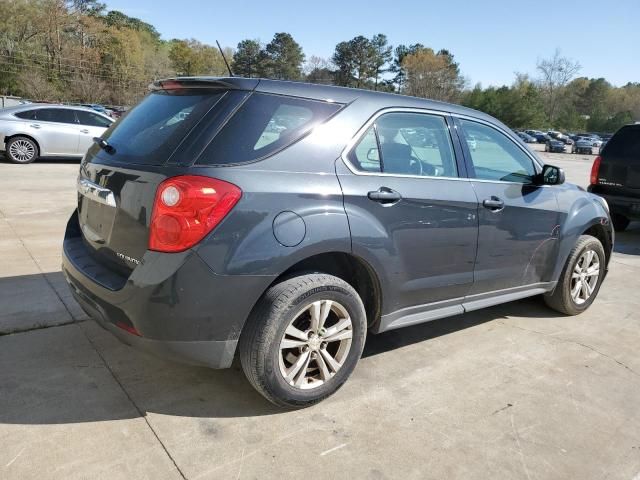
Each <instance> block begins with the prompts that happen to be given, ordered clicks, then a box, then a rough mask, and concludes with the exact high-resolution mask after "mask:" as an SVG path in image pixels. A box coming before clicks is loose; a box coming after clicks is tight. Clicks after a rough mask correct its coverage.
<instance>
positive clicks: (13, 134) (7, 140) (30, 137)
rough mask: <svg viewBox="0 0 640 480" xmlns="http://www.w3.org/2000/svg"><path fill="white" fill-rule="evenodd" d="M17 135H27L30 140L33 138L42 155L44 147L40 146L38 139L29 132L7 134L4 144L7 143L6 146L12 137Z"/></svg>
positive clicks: (39, 153)
mask: <svg viewBox="0 0 640 480" xmlns="http://www.w3.org/2000/svg"><path fill="white" fill-rule="evenodd" d="M16 137H25V138H28V139H29V140H31V141H32V142H33V143H35V144H36V147H38V155H42V147H41V146H40V142H38V140H36V139H35V138H34V137H33V136H31V135H29V134H27V133H12V134H11V135H7V136H6V137H4V144H5V148H6V145H7V143H9V141H11V140H12V139H14V138H16Z"/></svg>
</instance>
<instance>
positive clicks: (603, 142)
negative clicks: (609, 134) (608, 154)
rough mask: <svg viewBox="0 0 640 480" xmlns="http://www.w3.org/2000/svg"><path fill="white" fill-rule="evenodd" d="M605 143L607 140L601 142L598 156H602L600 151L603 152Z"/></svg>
mask: <svg viewBox="0 0 640 480" xmlns="http://www.w3.org/2000/svg"><path fill="white" fill-rule="evenodd" d="M607 142H609V140H603V141H602V145H600V148H599V149H598V155H602V151H603V150H604V147H605V146H606V145H607Z"/></svg>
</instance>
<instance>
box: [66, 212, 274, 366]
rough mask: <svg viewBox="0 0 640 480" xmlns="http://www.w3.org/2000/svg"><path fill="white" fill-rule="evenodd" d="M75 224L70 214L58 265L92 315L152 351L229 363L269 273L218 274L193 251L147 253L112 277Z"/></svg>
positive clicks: (136, 345) (133, 343)
mask: <svg viewBox="0 0 640 480" xmlns="http://www.w3.org/2000/svg"><path fill="white" fill-rule="evenodd" d="M76 227H77V217H76V214H75V213H74V215H73V216H72V218H71V219H70V221H69V225H68V226H67V232H66V234H65V239H64V243H63V252H62V271H63V273H64V276H65V278H66V280H67V283H68V284H69V287H70V289H71V292H72V294H73V296H74V298H75V299H76V301H77V302H78V303H79V304H80V306H81V307H82V308H83V310H84V311H85V312H86V313H87V314H88V315H89V316H90V317H91V318H93V319H94V320H96V321H97V322H98V323H99V324H100V325H102V326H103V327H104V328H106V329H107V330H108V331H110V332H111V333H113V334H114V335H115V336H116V337H117V338H118V339H120V340H121V341H122V342H124V343H126V344H127V345H130V346H132V347H134V348H137V349H139V350H143V351H146V352H149V353H152V354H154V355H156V356H160V357H163V358H167V359H171V360H175V361H179V362H182V363H188V364H192V365H203V366H207V367H211V368H227V367H229V366H230V365H231V362H232V361H233V357H234V354H235V350H236V346H237V343H238V338H239V336H240V332H241V331H242V327H243V326H244V322H245V320H246V318H247V317H248V315H249V313H250V311H251V309H252V308H253V305H254V304H255V302H256V301H257V300H258V298H259V297H260V295H262V292H264V289H266V287H267V286H268V285H269V284H270V283H271V281H272V278H271V277H266V276H248V275H244V276H243V275H235V276H223V275H216V274H215V273H213V272H212V271H211V269H210V268H209V267H208V266H207V265H206V264H205V263H204V261H203V260H202V259H201V258H200V257H199V256H198V255H197V254H196V253H195V252H192V251H188V252H183V253H178V254H162V253H158V252H147V253H146V254H145V255H144V257H143V259H142V262H141V264H140V265H138V266H137V267H136V268H135V270H133V272H132V274H131V275H130V276H129V278H126V279H124V281H123V282H117V281H116V280H114V279H113V278H110V275H109V272H108V271H105V270H106V269H105V268H104V267H101V265H100V264H98V263H97V262H95V261H94V260H93V259H92V258H91V257H90V256H89V255H88V251H87V248H86V247H85V246H84V244H83V243H82V238H81V237H79V232H78V230H77V229H76ZM111 275H113V274H111Z"/></svg>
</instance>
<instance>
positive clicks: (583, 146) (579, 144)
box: [571, 136, 593, 155]
mask: <svg viewBox="0 0 640 480" xmlns="http://www.w3.org/2000/svg"><path fill="white" fill-rule="evenodd" d="M571 153H581V154H584V153H586V154H589V155H591V154H593V142H592V141H591V139H590V138H585V137H578V136H576V137H575V143H574V144H573V146H572V147H571Z"/></svg>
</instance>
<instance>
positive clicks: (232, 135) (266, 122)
mask: <svg viewBox="0 0 640 480" xmlns="http://www.w3.org/2000/svg"><path fill="white" fill-rule="evenodd" d="M339 108H340V105H338V104H335V103H327V102H320V101H314V100H308V99H300V98H294V97H286V96H282V95H268V94H263V93H254V94H253V95H251V96H250V97H249V98H248V99H247V101H246V102H245V103H244V104H243V105H242V106H241V107H240V108H239V109H238V111H237V112H236V114H235V115H234V116H233V117H232V118H231V119H230V120H229V121H228V122H227V124H226V125H225V126H224V127H223V128H222V130H220V132H219V133H218V134H217V135H216V136H215V138H214V139H213V140H212V142H211V143H210V144H209V145H208V146H207V148H206V149H205V151H204V153H203V154H202V157H201V159H200V160H199V161H198V163H199V164H206V165H225V164H230V163H242V162H250V161H252V160H257V159H259V158H263V157H265V156H267V155H270V154H272V153H274V152H275V151H277V150H279V149H281V148H283V147H285V146H287V145H290V144H291V143H293V142H294V141H296V140H298V139H299V138H300V137H302V136H303V135H304V134H305V133H307V132H308V131H310V130H311V129H312V128H313V127H314V126H316V125H318V124H319V123H321V122H323V121H324V120H326V119H327V118H328V117H329V116H331V114H333V113H334V112H336V111H337V110H338V109H339Z"/></svg>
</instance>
